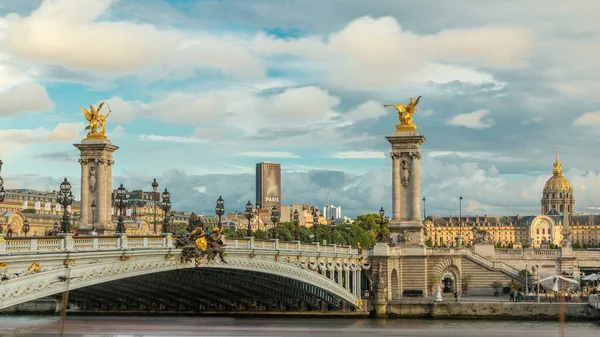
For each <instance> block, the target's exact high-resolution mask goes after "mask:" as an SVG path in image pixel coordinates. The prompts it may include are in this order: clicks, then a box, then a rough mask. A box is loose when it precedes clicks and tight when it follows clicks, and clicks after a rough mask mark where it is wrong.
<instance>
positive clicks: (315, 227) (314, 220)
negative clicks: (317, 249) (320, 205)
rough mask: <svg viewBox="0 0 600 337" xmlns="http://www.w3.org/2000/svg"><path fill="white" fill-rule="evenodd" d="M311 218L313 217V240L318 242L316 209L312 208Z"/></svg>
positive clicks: (317, 215)
mask: <svg viewBox="0 0 600 337" xmlns="http://www.w3.org/2000/svg"><path fill="white" fill-rule="evenodd" d="M312 218H313V228H314V231H315V242H319V233H318V230H319V214H317V210H316V209H313V211H312Z"/></svg>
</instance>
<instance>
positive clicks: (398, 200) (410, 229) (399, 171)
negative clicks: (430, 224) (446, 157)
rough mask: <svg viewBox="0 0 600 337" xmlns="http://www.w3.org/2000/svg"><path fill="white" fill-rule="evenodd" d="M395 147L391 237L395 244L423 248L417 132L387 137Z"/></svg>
mask: <svg viewBox="0 0 600 337" xmlns="http://www.w3.org/2000/svg"><path fill="white" fill-rule="evenodd" d="M386 138H387V140H388V141H389V142H390V144H391V146H392V151H391V152H390V156H391V157H392V219H391V221H390V226H389V227H390V235H391V237H392V240H394V242H396V244H400V245H404V246H411V245H423V224H422V222H421V173H420V171H421V168H420V166H421V165H420V159H421V152H420V148H421V144H423V143H424V142H425V137H424V136H420V135H419V134H418V133H417V132H416V130H415V131H396V132H394V133H393V134H392V136H390V137H386Z"/></svg>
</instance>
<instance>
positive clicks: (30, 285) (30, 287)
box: [0, 249, 361, 310]
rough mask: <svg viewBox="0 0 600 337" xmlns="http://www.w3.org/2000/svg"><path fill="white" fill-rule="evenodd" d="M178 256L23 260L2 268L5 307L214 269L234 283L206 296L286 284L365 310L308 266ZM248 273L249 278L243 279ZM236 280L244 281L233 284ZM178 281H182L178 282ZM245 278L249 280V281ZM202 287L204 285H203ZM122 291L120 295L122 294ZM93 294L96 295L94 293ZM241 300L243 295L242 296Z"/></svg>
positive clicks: (240, 257)
mask: <svg viewBox="0 0 600 337" xmlns="http://www.w3.org/2000/svg"><path fill="white" fill-rule="evenodd" d="M177 253H178V251H176V250H167V249H165V250H162V251H152V252H143V251H134V252H130V253H124V252H119V251H113V252H102V253H92V254H87V255H88V256H85V257H83V256H78V254H71V255H69V254H56V255H60V256H54V260H53V261H52V260H51V259H50V256H46V257H45V258H44V257H40V256H29V257H27V258H24V259H21V260H20V262H19V265H20V268H19V269H20V270H24V271H23V272H21V273H20V274H10V273H7V270H6V265H5V266H4V269H2V266H1V265H0V272H3V273H4V277H5V278H7V279H4V280H3V281H2V282H1V283H0V308H5V307H8V306H12V305H16V304H20V303H24V302H28V301H32V300H35V299H38V298H43V297H47V296H51V295H55V294H58V293H62V292H64V291H67V290H69V291H73V290H77V289H81V290H82V291H81V293H82V294H83V293H86V290H85V289H86V288H88V287H91V288H90V289H94V286H99V285H105V286H107V287H104V288H102V287H101V288H102V289H107V288H111V287H112V286H109V283H111V282H114V281H119V280H123V281H125V280H127V279H132V278H136V277H141V276H144V275H153V276H154V278H152V279H154V280H156V279H157V278H160V277H159V276H160V274H161V273H172V272H175V271H184V270H203V269H207V270H210V272H207V273H206V275H209V276H210V277H209V279H211V280H213V281H214V280H218V279H219V277H220V276H219V275H220V274H223V275H229V276H230V279H220V280H221V281H220V283H219V285H217V284H211V283H203V284H204V287H206V288H207V289H212V292H207V293H206V294H207V296H209V295H210V294H212V293H220V294H223V293H227V292H232V293H235V287H231V286H227V284H228V283H229V285H236V286H238V287H240V288H244V289H246V291H247V292H248V291H252V290H258V289H260V287H259V286H260V284H261V283H262V284H265V285H266V284H270V287H271V289H275V290H273V291H277V292H278V293H279V294H281V293H283V292H284V288H285V287H286V286H287V287H288V288H287V289H288V290H289V291H290V292H291V293H294V294H298V295H302V296H303V298H304V299H305V300H307V299H311V300H314V301H316V302H320V304H321V305H326V306H328V307H331V308H340V307H342V306H344V307H346V308H355V309H358V310H360V307H361V303H360V300H359V299H358V297H357V296H355V295H354V294H353V293H352V292H351V291H349V290H347V289H345V288H344V287H343V286H342V285H341V284H338V283H336V282H335V281H334V280H332V279H330V278H327V277H325V276H324V275H322V274H319V273H318V272H315V271H312V270H310V268H309V267H308V266H307V265H305V264H295V263H293V261H288V262H286V261H283V260H278V259H277V258H275V259H273V257H272V256H271V257H270V259H268V257H266V256H262V257H253V256H252V257H250V256H248V255H247V254H237V253H233V252H230V253H228V257H227V258H226V260H227V263H222V262H220V261H218V259H217V260H216V261H205V260H201V261H195V262H190V263H181V262H180V261H179V258H178V255H179V254H177ZM84 255H85V254H84ZM89 255H91V256H89ZM176 255H177V256H176ZM82 257H83V258H82ZM34 259H35V260H34ZM11 265H12V264H11ZM36 268H37V271H36ZM244 274H246V276H248V277H244ZM265 275H266V276H270V277H271V278H274V279H276V281H275V282H274V283H268V282H267V279H268V277H265ZM234 279H235V280H237V281H239V282H238V283H235V282H232V281H233V280H234ZM173 280H174V282H177V279H173ZM207 280H208V279H207ZM244 280H245V281H247V282H246V283H244V282H243V281H244ZM259 280H260V281H259ZM159 283H160V282H159ZM126 284H127V282H118V283H116V284H115V287H117V288H127V286H126ZM142 284H144V283H142ZM198 286H199V287H202V283H201V284H199V285H198ZM267 287H268V286H266V287H265V289H266V288H267ZM277 287H279V288H277ZM155 290H157V289H155ZM217 290H218V291H217ZM225 290H227V291H225ZM104 291H106V290H104ZM265 291H266V290H265ZM122 293H123V292H120V293H119V295H121V294H122ZM91 295H93V292H92V293H91ZM75 296H77V295H75ZM209 297H210V296H209ZM238 297H240V296H239V294H238ZM230 304H231V305H233V304H232V303H230ZM203 305H204V306H205V307H206V305H208V304H207V303H204V304H203ZM220 305H221V306H226V305H227V304H226V303H224V302H223V301H221V304H220ZM238 305H242V306H246V307H247V306H249V305H251V303H245V304H244V303H242V304H239V303H238ZM265 305H269V304H268V303H262V306H263V307H264V306H265ZM315 305H316V304H315ZM286 306H287V307H291V306H292V304H291V302H289V301H288V303H287V304H286Z"/></svg>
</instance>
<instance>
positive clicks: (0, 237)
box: [0, 234, 6, 252]
mask: <svg viewBox="0 0 600 337" xmlns="http://www.w3.org/2000/svg"><path fill="white" fill-rule="evenodd" d="M5 251H6V240H4V234H0V252H5Z"/></svg>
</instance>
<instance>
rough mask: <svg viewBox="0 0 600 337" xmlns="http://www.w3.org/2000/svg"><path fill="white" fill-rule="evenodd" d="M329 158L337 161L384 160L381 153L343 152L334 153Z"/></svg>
mask: <svg viewBox="0 0 600 337" xmlns="http://www.w3.org/2000/svg"><path fill="white" fill-rule="evenodd" d="M331 158H338V159H382V158H386V157H385V154H384V153H383V152H381V151H344V152H338V153H334V154H333V155H332V156H331Z"/></svg>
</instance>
